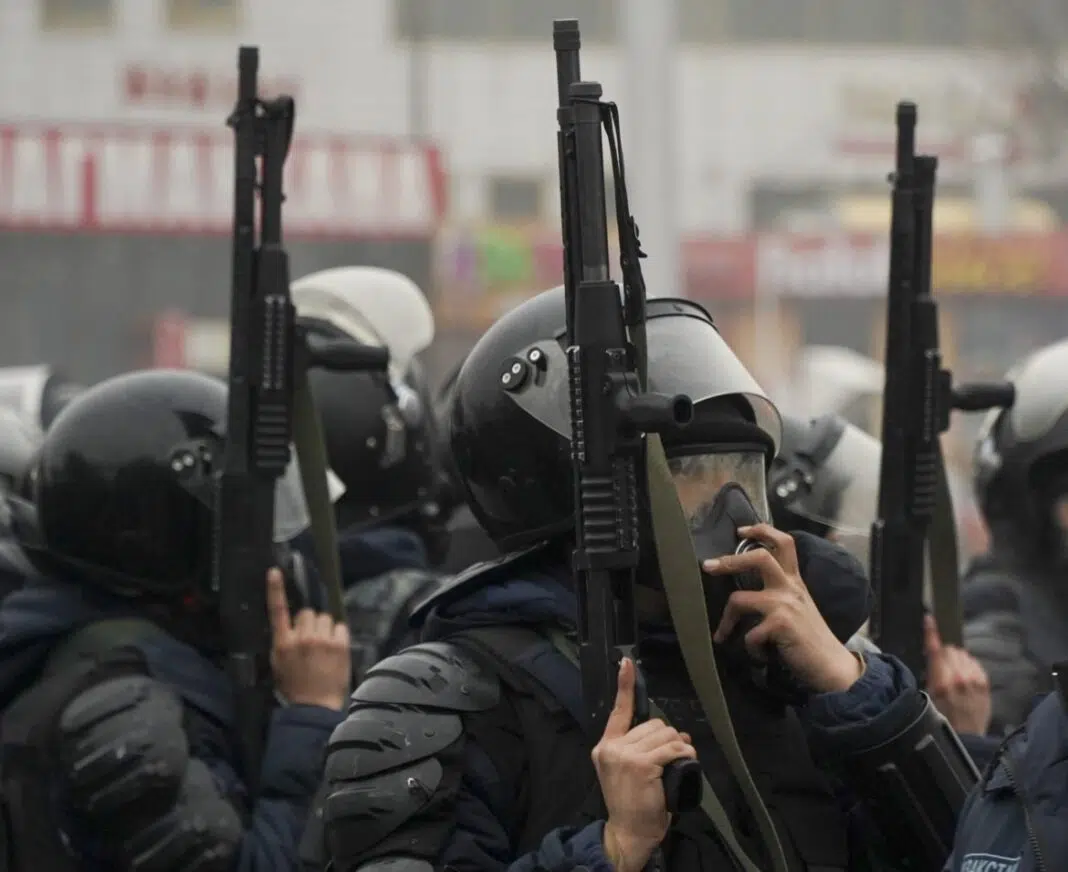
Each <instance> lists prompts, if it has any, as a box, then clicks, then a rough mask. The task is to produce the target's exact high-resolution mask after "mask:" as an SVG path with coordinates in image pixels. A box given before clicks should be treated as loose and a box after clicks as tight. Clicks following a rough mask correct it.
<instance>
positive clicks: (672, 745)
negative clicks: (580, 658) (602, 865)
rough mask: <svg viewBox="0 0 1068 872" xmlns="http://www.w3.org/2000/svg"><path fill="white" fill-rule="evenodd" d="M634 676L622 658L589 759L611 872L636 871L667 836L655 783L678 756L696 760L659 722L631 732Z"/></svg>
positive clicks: (681, 738) (685, 742)
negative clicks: (604, 815) (611, 703)
mask: <svg viewBox="0 0 1068 872" xmlns="http://www.w3.org/2000/svg"><path fill="white" fill-rule="evenodd" d="M634 677H635V672H634V664H633V663H632V662H631V661H630V660H624V661H623V662H622V663H621V664H620V668H619V680H618V684H617V690H616V704H615V707H614V708H613V709H612V713H611V714H610V715H609V716H608V723H607V724H606V725H605V728H604V735H603V736H601V741H600V742H598V743H597V747H595V748H594V749H593V754H592V755H591V756H592V757H593V765H594V766H595V767H596V768H597V780H598V781H599V782H600V783H601V793H602V794H603V795H604V802H605V806H606V807H607V809H608V823H607V824H606V825H605V830H604V843H605V844H604V848H605V853H606V855H607V856H608V858H609V859H610V860H611V861H612V864H613V866H614V867H615V870H616V872H640V870H641V869H643V868H644V867H645V864H646V863H647V862H648V860H649V858H650V857H651V856H652V855H653V852H654V851H655V850H656V848H657V846H658V845H659V844H660V842H661V841H662V840H663V838H664V836H665V835H666V834H667V830H668V827H669V826H670V824H671V815H670V814H669V812H668V810H667V805H666V799H665V797H664V785H663V782H662V781H661V776H662V775H663V774H664V767H665V766H667V764H668V763H670V762H672V761H673V760H678V759H679V758H680V757H685V758H688V759H696V757H697V752H696V751H695V750H694V749H693V745H692V744H691V743H690V737H689V736H687V735H686V734H685V733H680V732H679V731H678V730H676V729H675V728H674V727H669V726H668V725H667V724H665V723H664V722H663V721H661V720H650V721H646V722H645V723H644V724H638V726H636V727H634V728H633V729H631V723H632V722H633V720H634Z"/></svg>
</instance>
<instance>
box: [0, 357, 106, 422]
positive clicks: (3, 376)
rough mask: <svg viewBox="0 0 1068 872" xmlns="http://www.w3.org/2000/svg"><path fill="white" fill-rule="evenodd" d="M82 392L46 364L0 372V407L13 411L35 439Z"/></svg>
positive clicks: (2, 369) (1, 369)
mask: <svg viewBox="0 0 1068 872" xmlns="http://www.w3.org/2000/svg"><path fill="white" fill-rule="evenodd" d="M84 390H85V388H84V386H82V385H80V384H78V383H77V382H73V381H71V380H70V379H68V378H67V377H66V376H64V375H63V374H61V373H59V372H58V371H56V370H55V369H53V368H52V367H51V366H49V365H47V364H40V365H37V366H9V367H3V368H0V407H4V408H7V409H10V410H11V411H13V412H14V413H15V414H16V415H18V416H19V417H20V418H21V419H22V420H23V422H24V424H25V425H26V427H28V428H29V429H30V430H31V432H34V431H35V432H36V433H37V435H38V436H40V434H42V433H44V431H46V430H47V429H48V428H49V427H50V426H51V425H52V422H53V421H54V420H55V419H56V416H57V415H59V413H60V412H61V411H62V410H63V408H64V407H65V406H66V405H67V404H68V403H69V402H70V401H71V400H72V399H74V398H75V397H76V396H78V395H79V394H80V393H82V392H83V391H84Z"/></svg>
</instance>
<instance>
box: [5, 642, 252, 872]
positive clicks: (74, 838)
mask: <svg viewBox="0 0 1068 872" xmlns="http://www.w3.org/2000/svg"><path fill="white" fill-rule="evenodd" d="M155 632H159V631H155ZM98 641H99V640H98ZM77 643H78V639H77V634H75V637H74V638H73V639H71V640H68V641H67V643H65V645H64V646H63V647H64V648H68V647H69V646H71V645H72V644H73V646H74V647H78V645H77ZM91 647H92V646H82V650H78V651H76V652H74V653H75V656H72V657H64V656H59V657H57V656H55V655H54V656H53V662H52V664H51V665H50V666H49V667H46V670H45V673H44V674H43V676H42V677H41V678H40V679H39V680H38V682H37V683H36V684H35V685H34V686H33V687H31V688H30V689H29V690H27V691H26V692H25V693H24V694H23V695H22V696H21V697H19V699H17V700H16V701H15V702H14V703H13V705H12V706H11V707H10V708H9V709H8V710H7V711H6V712H5V713H4V715H3V719H2V722H0V740H2V743H3V753H4V758H3V759H4V763H3V772H2V781H3V804H4V808H5V817H6V820H7V823H8V827H9V832H10V833H11V838H10V841H11V844H10V846H9V854H8V862H9V867H8V868H9V869H10V872H31V870H33V872H37V870H43V869H47V870H48V872H66V870H70V872H75V870H79V869H82V868H84V865H83V861H82V858H81V857H79V856H77V855H76V854H75V848H74V847H72V844H74V845H78V846H79V847H81V848H88V850H89V851H90V852H91V853H92V854H93V856H94V858H95V859H96V860H97V861H98V862H102V863H105V864H107V866H108V868H114V869H116V870H128V872H229V870H230V869H231V868H232V866H233V863H234V860H235V858H236V856H237V852H238V851H239V849H240V845H241V840H242V837H243V830H244V826H243V822H242V820H241V817H240V815H239V813H238V811H237V810H236V809H235V808H234V806H233V805H232V804H231V802H230V801H229V799H228V798H227V797H225V796H223V795H221V794H220V792H219V790H218V788H217V786H216V784H215V781H214V779H213V777H212V775H211V773H210V772H209V771H208V769H207V768H206V767H205V766H204V764H203V763H201V762H200V761H198V760H195V759H193V758H192V757H191V756H190V749H189V742H188V740H187V737H186V726H187V723H188V719H189V717H190V714H189V713H188V712H187V711H186V710H185V708H184V706H183V705H182V703H181V702H180V701H179V700H178V699H177V697H175V696H174V695H173V694H172V693H171V692H170V690H168V689H167V688H166V687H165V686H163V685H161V684H160V683H158V682H157V681H155V680H154V679H152V678H151V677H150V676H149V675H148V674H147V673H148V669H147V666H146V664H145V662H144V659H143V657H141V656H140V654H139V653H138V652H137V650H136V649H135V648H134V647H131V646H125V645H123V646H120V647H117V648H113V649H109V650H105V651H90V650H87V648H91ZM57 653H63V652H57ZM66 653H70V652H69V651H68V652H66ZM57 788H58V791H59V796H61V797H62V800H61V801H57V799H56V791H57Z"/></svg>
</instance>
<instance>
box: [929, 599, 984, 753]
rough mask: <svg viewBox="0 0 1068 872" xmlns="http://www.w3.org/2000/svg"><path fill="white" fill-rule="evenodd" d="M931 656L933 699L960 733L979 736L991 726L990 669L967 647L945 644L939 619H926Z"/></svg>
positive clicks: (931, 693) (931, 690)
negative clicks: (965, 648) (938, 623)
mask: <svg viewBox="0 0 1068 872" xmlns="http://www.w3.org/2000/svg"><path fill="white" fill-rule="evenodd" d="M923 647H924V653H925V654H926V655H927V692H928V693H929V694H930V696H931V701H932V702H933V703H934V704H935V708H937V709H938V710H939V711H940V712H941V713H942V714H943V715H945V717H946V720H947V721H949V723H950V725H951V726H952V727H953V729H954V730H956V731H957V732H958V733H971V734H974V735H977V736H982V735H985V734H986V731H987V729H989V727H990V716H991V712H992V710H993V703H992V701H991V697H990V680H989V678H988V677H987V674H986V670H985V669H983V667H982V665H981V664H980V663H979V661H978V660H976V659H975V658H974V657H972V655H971V654H969V653H968V652H967V651H965V650H964V649H963V648H958V647H957V646H956V645H944V644H942V637H941V636H940V635H939V633H938V625H937V624H936V623H935V619H934V618H933V617H931V616H930V615H927V616H926V617H925V618H924V620H923Z"/></svg>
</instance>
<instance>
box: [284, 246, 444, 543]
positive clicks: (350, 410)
mask: <svg viewBox="0 0 1068 872" xmlns="http://www.w3.org/2000/svg"><path fill="white" fill-rule="evenodd" d="M293 298H294V302H295V304H296V306H297V312H298V315H299V316H300V322H301V323H302V324H303V325H304V326H305V327H306V328H307V329H308V330H309V332H311V333H313V334H316V335H319V336H323V337H325V338H328V339H342V338H343V339H353V340H356V341H359V342H364V343H366V344H376V345H385V346H387V347H388V348H389V350H390V355H391V358H392V362H391V365H390V370H389V373H388V374H386V373H366V372H327V371H323V370H312V371H311V373H310V374H309V380H310V382H311V388H312V393H313V394H314V396H315V403H316V407H317V408H318V411H319V414H320V416H321V417H322V421H323V431H324V437H325V440H326V451H327V456H328V459H329V462H330V467H331V469H332V470H333V471H334V473H335V474H336V475H337V476H338V478H340V479H341V481H342V482H343V483H344V485H345V493H344V495H343V496H342V497H341V498H340V499H339V500H338V501H337V503H336V504H335V506H336V509H337V515H338V523H339V525H341V526H343V527H346V528H358V527H360V526H365V525H366V526H371V525H376V524H381V523H384V522H388V521H403V522H404V523H405V524H406V525H411V526H413V527H414V528H416V530H417V531H418V532H419V533H421V534H422V535H423V538H424V540H425V541H426V544H427V547H428V550H429V551H430V552H431V557H432V559H433V558H434V557H440V556H441V553H442V551H443V548H444V547H445V546H444V544H443V543H438V542H437V541H436V538H437V536H438V535H439V534H440V535H443V531H444V519H443V518H442V512H441V507H440V502H439V497H440V491H441V488H442V486H443V478H442V474H441V467H440V464H439V463H438V462H437V460H438V453H437V445H436V442H435V438H434V428H435V422H434V419H433V411H432V409H431V406H430V389H429V386H428V385H427V384H426V377H425V372H424V370H423V368H422V365H421V364H420V363H419V361H418V359H417V358H416V357H415V355H416V354H418V353H419V352H420V351H422V350H423V348H424V347H425V345H426V344H428V343H429V341H430V339H431V338H432V337H433V316H432V315H431V314H430V309H429V306H428V305H427V303H426V299H425V298H424V296H423V294H422V292H421V291H420V290H419V289H418V287H416V285H415V284H414V283H413V282H412V281H411V280H410V279H408V278H406V277H405V276H402V275H401V274H400V273H395V272H392V271H390V270H382V269H377V268H373V267H341V268H338V269H333V270H325V271H323V272H321V273H314V274H313V275H310V276H306V277H305V278H303V279H301V280H300V281H298V282H295V283H294V285H293ZM428 319H429V323H428Z"/></svg>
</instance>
